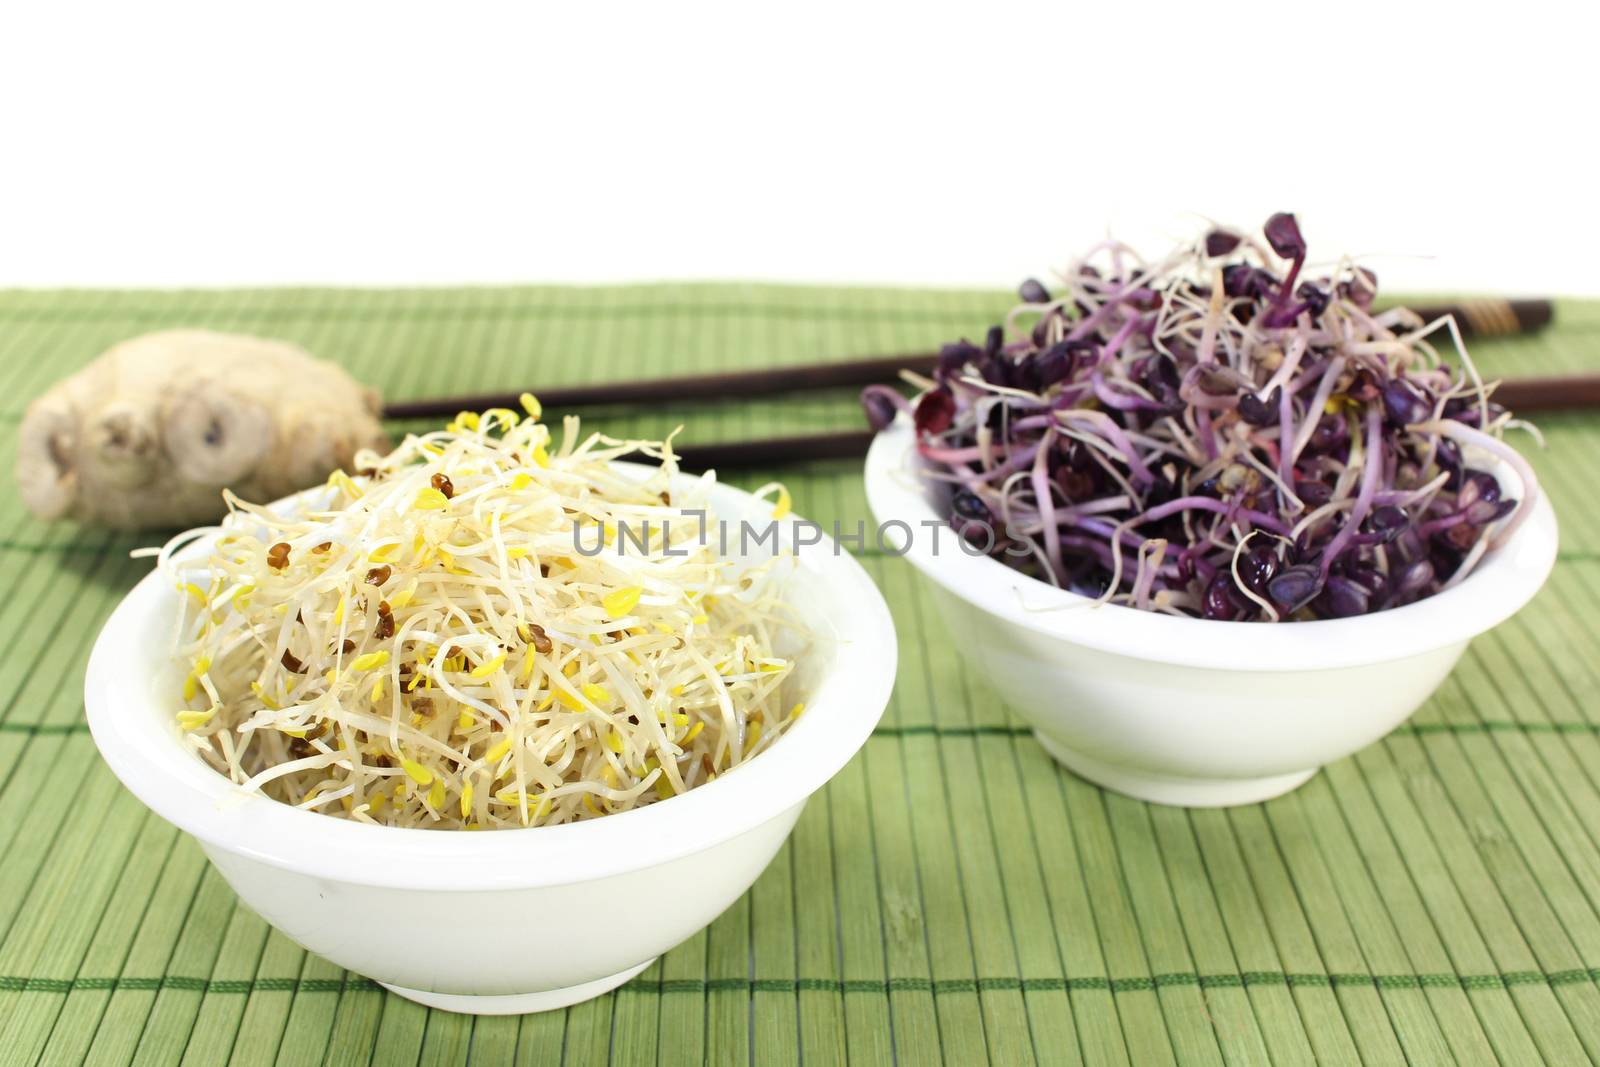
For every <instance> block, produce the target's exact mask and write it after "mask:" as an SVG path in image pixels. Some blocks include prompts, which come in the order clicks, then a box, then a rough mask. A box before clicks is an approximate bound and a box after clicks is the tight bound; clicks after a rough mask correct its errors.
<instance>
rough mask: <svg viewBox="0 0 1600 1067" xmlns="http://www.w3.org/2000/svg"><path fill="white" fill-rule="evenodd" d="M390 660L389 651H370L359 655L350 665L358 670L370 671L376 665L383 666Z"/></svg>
mask: <svg viewBox="0 0 1600 1067" xmlns="http://www.w3.org/2000/svg"><path fill="white" fill-rule="evenodd" d="M388 662H389V653H387V652H368V653H367V654H366V655H365V656H357V657H356V659H355V662H353V663H351V664H350V666H351V667H352V668H353V669H355V670H358V671H370V670H372V669H374V668H376V667H381V666H383V665H384V664H385V663H388Z"/></svg>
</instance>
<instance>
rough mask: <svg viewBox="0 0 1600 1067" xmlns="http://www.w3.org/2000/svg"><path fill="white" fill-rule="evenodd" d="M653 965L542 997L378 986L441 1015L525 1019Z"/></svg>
mask: <svg viewBox="0 0 1600 1067" xmlns="http://www.w3.org/2000/svg"><path fill="white" fill-rule="evenodd" d="M654 962H655V960H645V961H644V962H643V963H641V964H639V966H637V967H629V968H628V969H627V970H625V971H618V972H617V973H616V974H612V975H607V976H606V977H604V978H596V979H595V980H594V981H592V982H583V983H581V984H579V985H570V986H566V987H565V988H562V989H546V990H544V991H543V992H542V993H507V994H503V995H499V996H493V995H491V996H473V995H471V994H463V993H430V992H428V991H427V990H424V989H407V988H405V987H404V986H397V985H390V984H389V983H388V982H379V983H378V984H379V985H381V986H383V987H384V988H385V989H387V990H389V992H391V993H397V994H399V995H400V996H402V997H405V998H406V999H407V1000H414V1001H416V1002H417V1003H418V1004H426V1005H427V1006H428V1007H430V1008H442V1009H443V1010H445V1011H457V1012H462V1013H463V1014H466V1015H527V1014H529V1013H530V1012H536V1011H555V1010H556V1009H557V1008H565V1007H567V1006H569V1005H572V1004H577V1003H579V1002H581V1001H585V1000H593V999H594V998H595V997H598V996H599V995H600V994H602V993H609V992H611V990H613V989H615V988H617V986H619V985H621V984H622V983H624V982H626V981H627V980H628V979H630V978H632V977H633V976H634V975H636V974H638V973H639V972H640V971H642V970H644V969H645V968H646V967H648V966H650V965H651V964H652V963H654Z"/></svg>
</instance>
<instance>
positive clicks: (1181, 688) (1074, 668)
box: [866, 419, 1556, 807]
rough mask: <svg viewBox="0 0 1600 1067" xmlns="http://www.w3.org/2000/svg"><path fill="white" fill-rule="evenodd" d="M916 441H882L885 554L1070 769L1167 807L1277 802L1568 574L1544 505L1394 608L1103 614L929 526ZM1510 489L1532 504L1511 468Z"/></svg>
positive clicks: (1390, 721)
mask: <svg viewBox="0 0 1600 1067" xmlns="http://www.w3.org/2000/svg"><path fill="white" fill-rule="evenodd" d="M913 444H914V432H913V430H912V428H911V426H910V424H909V423H908V422H907V421H906V420H904V419H902V420H901V421H899V422H897V423H895V424H894V425H893V426H891V427H889V428H888V429H886V430H885V431H883V432H882V433H880V434H879V435H878V436H877V438H876V440H875V441H874V442H873V445H872V449H871V451H870V453H869V454H868V457H867V470H866V480H867V500H868V503H869V504H870V505H871V508H872V512H873V514H874V515H875V516H876V518H877V520H878V523H879V525H880V528H883V526H884V524H895V523H897V522H898V523H904V524H905V526H904V527H903V528H902V527H900V526H898V525H890V526H889V527H888V531H887V536H886V537H885V540H887V541H891V542H894V544H895V547H896V549H898V548H899V547H901V546H904V549H905V552H904V554H905V557H906V558H907V559H908V560H909V561H910V562H911V563H912V565H913V566H915V567H916V568H917V570H918V571H919V572H921V575H922V577H923V578H924V579H925V581H926V584H927V587H928V589H929V590H930V592H931V593H932V595H933V599H934V601H935V602H936V603H937V604H938V606H939V608H940V610H941V613H942V615H943V617H944V620H945V623H946V625H947V627H948V629H949V631H950V636H951V638H952V639H953V641H954V643H955V645H956V647H957V649H959V650H960V653H961V655H962V656H963V657H964V658H965V660H966V662H967V667H968V670H969V671H970V672H971V673H972V674H973V675H974V676H975V677H977V678H979V679H981V680H982V681H984V682H987V683H988V684H989V685H991V686H993V687H994V688H995V689H996V690H997V691H998V692H999V693H1000V695H1001V696H1003V697H1004V698H1005V699H1006V701H1007V702H1008V703H1009V704H1011V706H1012V707H1014V708H1015V709H1016V710H1017V712H1018V713H1019V714H1020V715H1022V716H1023V717H1024V718H1026V719H1027V720H1028V722H1029V724H1030V725H1032V727H1033V729H1034V734H1035V736H1036V737H1037V738H1038V739H1039V743H1040V744H1042V745H1043V746H1044V747H1045V748H1046V749H1047V750H1048V751H1049V752H1050V754H1051V755H1052V756H1054V757H1055V758H1056V759H1057V760H1059V761H1060V762H1061V763H1063V764H1065V765H1066V766H1067V767H1068V768H1070V769H1071V770H1073V771H1075V772H1077V773H1078V774H1080V775H1082V776H1083V777H1085V778H1087V779H1089V780H1090V781H1093V782H1097V783H1099V784H1100V785H1103V786H1105V787H1107V788H1109V789H1114V790H1116V791H1117V792H1119V793H1126V794H1128V795H1129V796H1134V797H1138V798H1140V799H1142V800H1150V801H1155V802H1157V803H1161V804H1177V805H1183V806H1193V807H1210V806H1220V805H1230V804H1250V803H1254V802H1256V801H1261V800H1267V799H1269V798H1271V797H1275V796H1278V795H1279V794H1281V793H1286V792H1288V791H1289V790H1291V789H1293V788H1295V787H1296V786H1298V785H1300V784H1301V783H1302V782H1304V781H1306V779H1308V778H1310V777H1311V776H1312V775H1313V774H1315V773H1316V771H1317V768H1319V767H1321V766H1322V765H1323V764H1325V763H1331V762H1332V761H1334V760H1336V759H1339V758H1340V757H1342V756H1346V755H1349V754H1350V753H1352V752H1354V751H1356V750H1357V749H1359V748H1362V747H1364V746H1366V745H1368V744H1370V743H1371V742H1373V741H1375V740H1377V739H1378V738H1380V737H1382V736H1383V735H1384V734H1386V733H1388V732H1389V731H1390V730H1392V729H1394V728H1395V727H1396V726H1397V725H1399V724H1400V723H1401V722H1402V721H1404V720H1405V718H1406V717H1407V716H1408V715H1410V714H1411V713H1412V712H1413V711H1415V710H1416V709H1417V708H1418V707H1419V706H1421V704H1422V703H1423V701H1425V700H1426V699H1427V698H1428V696H1429V694H1431V693H1432V692H1433V691H1434V689H1436V688H1437V687H1438V686H1439V684H1440V683H1441V682H1443V681H1444V678H1445V676H1446V675H1447V674H1449V673H1450V669H1451V668H1452V667H1453V666H1454V665H1455V662H1456V660H1457V659H1458V658H1459V657H1460V656H1461V653H1462V651H1463V650H1465V648H1466V647H1467V642H1468V641H1469V640H1470V639H1471V638H1473V637H1475V636H1476V635H1478V634H1480V633H1483V632H1484V631H1486V630H1488V629H1489V628H1490V627H1492V626H1494V625H1496V624H1497V623H1499V622H1501V621H1503V620H1505V619H1506V618H1508V617H1510V616H1511V615H1512V614H1513V613H1514V612H1515V611H1517V609H1518V608H1520V607H1522V605H1524V604H1526V603H1527V602H1528V600H1529V599H1530V598H1532V596H1533V595H1534V593H1536V592H1538V590H1539V587H1540V586H1541V585H1542V584H1544V580H1545V578H1546V577H1547V576H1548V575H1549V573H1550V568H1551V567H1552V566H1553V564H1554V562H1555V555H1556V521H1555V514H1554V513H1553V512H1552V511H1551V508H1550V504H1549V502H1548V501H1547V500H1546V499H1544V498H1543V497H1540V499H1539V501H1538V503H1537V505H1536V507H1535V509H1534V511H1533V513H1532V514H1531V515H1530V516H1529V517H1528V520H1527V521H1526V522H1525V523H1523V525H1522V527H1521V528H1520V529H1519V530H1518V531H1517V533H1516V534H1515V536H1514V537H1513V538H1512V540H1511V541H1510V542H1509V543H1508V544H1506V545H1505V546H1503V547H1502V548H1500V549H1499V550H1497V551H1496V552H1494V553H1492V554H1490V555H1489V556H1487V557H1485V559H1484V560H1483V561H1482V562H1481V564H1480V565H1479V567H1478V568H1477V570H1475V571H1474V572H1473V573H1472V574H1471V575H1469V576H1468V577H1467V579H1466V580H1465V581H1463V582H1462V583H1461V584H1460V585H1459V586H1456V587H1455V588H1453V589H1450V590H1447V591H1445V592H1443V593H1440V594H1438V595H1437V596H1433V597H1429V598H1427V599H1425V600H1421V601H1418V602H1416V603H1414V604H1408V605H1406V606H1404V607H1400V608H1395V609H1393V610H1390V611H1382V612H1377V613H1374V614H1372V615H1366V616H1361V617H1357V618H1349V619H1331V620H1326V621H1317V622H1296V623H1285V624H1281V625H1270V624H1266V623H1254V622H1215V621H1207V620H1204V619H1191V618H1177V617H1174V616H1170V615H1163V614H1157V613H1154V612H1147V611H1138V610H1135V609H1132V608H1126V607H1119V606H1099V607H1097V606H1093V605H1092V603H1091V601H1089V600H1088V599H1087V598H1085V597H1082V596H1078V595H1075V594H1073V593H1068V592H1065V591H1063V590H1060V589H1056V588H1055V587H1053V586H1051V585H1048V584H1046V583H1044V582H1040V581H1037V580H1035V579H1032V578H1029V577H1026V576H1024V575H1021V574H1019V573H1017V572H1016V571H1014V570H1012V569H1010V568H1009V567H1006V566H1005V565H1004V564H1002V563H1000V562H997V561H995V560H992V559H989V558H987V557H985V556H977V555H972V554H969V553H968V552H967V551H964V550H963V549H962V547H961V545H960V541H959V539H958V537H957V536H956V534H955V532H954V531H953V530H951V529H950V528H949V527H948V526H946V525H942V524H940V525H938V526H937V529H936V530H935V529H930V528H929V527H927V526H924V525H923V524H924V523H934V524H938V523H939V520H941V519H942V517H943V515H944V514H945V512H943V511H940V510H936V508H935V500H934V496H935V494H936V492H937V490H936V489H934V488H932V487H931V486H930V485H929V484H928V483H926V482H925V481H924V480H923V479H921V478H919V477H917V475H916V469H917V464H919V463H920V457H918V456H917V454H916V452H915V449H914V447H913ZM1498 475H1499V477H1501V478H1502V480H1503V481H1505V482H1507V484H1508V486H1509V487H1510V488H1512V490H1513V491H1519V489H1518V487H1517V483H1516V481H1515V477H1514V475H1511V474H1510V472H1509V469H1506V468H1503V469H1502V470H1500V471H1499V472H1498ZM905 531H911V536H910V537H906V536H905Z"/></svg>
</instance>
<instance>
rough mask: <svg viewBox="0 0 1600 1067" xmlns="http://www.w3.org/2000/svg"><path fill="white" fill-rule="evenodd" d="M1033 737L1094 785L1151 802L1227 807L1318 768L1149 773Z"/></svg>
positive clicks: (1295, 782)
mask: <svg viewBox="0 0 1600 1067" xmlns="http://www.w3.org/2000/svg"><path fill="white" fill-rule="evenodd" d="M1033 736H1034V737H1036V738H1038V741H1039V744H1041V745H1043V746H1044V750H1045V751H1046V752H1048V753H1050V755H1052V756H1054V757H1055V759H1056V762H1058V763H1060V764H1061V765H1062V766H1064V767H1066V768H1067V770H1069V771H1071V772H1072V773H1074V774H1076V775H1077V776H1078V777H1080V778H1087V779H1088V780H1089V781H1091V782H1093V783H1094V784H1095V785H1098V786H1103V787H1104V788H1106V789H1110V790H1112V791H1113V792H1117V793H1122V794H1124V795H1125V796H1130V797H1133V798H1135V799H1136V800H1147V801H1149V802H1150V803H1152V804H1170V805H1172V806H1173V807H1179V808H1229V807H1234V806H1236V805H1240V804H1259V803H1261V802H1262V801H1263V800H1271V799H1272V798H1273V797H1277V796H1282V795H1283V794H1285V793H1287V792H1289V791H1290V790H1291V789H1295V788H1297V787H1299V786H1300V785H1303V784H1304V783H1305V782H1307V781H1309V780H1310V778H1311V776H1312V775H1313V774H1316V773H1317V770H1318V768H1316V767H1312V768H1311V769H1310V770H1306V771H1294V772H1292V773H1290V774H1278V775H1273V776H1272V777H1270V778H1181V777H1171V776H1168V775H1160V774H1151V773H1149V772H1147V771H1141V770H1139V769H1138V768H1137V767H1121V766H1118V765H1116V764H1113V763H1103V762H1101V761H1100V760H1097V759H1095V758H1093V757H1092V756H1085V755H1084V754H1083V753H1081V752H1076V751H1074V750H1072V749H1070V748H1067V747H1065V746H1063V745H1062V744H1061V743H1060V742H1059V741H1056V740H1054V739H1053V738H1049V737H1046V736H1045V735H1044V734H1042V733H1039V732H1038V731H1034V735H1033Z"/></svg>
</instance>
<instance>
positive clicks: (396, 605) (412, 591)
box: [389, 578, 417, 611]
mask: <svg viewBox="0 0 1600 1067" xmlns="http://www.w3.org/2000/svg"><path fill="white" fill-rule="evenodd" d="M416 595H417V580H416V579H415V578H413V579H411V581H409V582H407V583H406V587H405V588H404V589H402V590H400V591H399V592H398V593H396V594H395V595H394V596H392V597H390V598H389V608H390V610H392V611H399V610H400V609H401V608H403V607H405V606H406V605H407V604H409V603H411V598H412V597H414V596H416Z"/></svg>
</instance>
